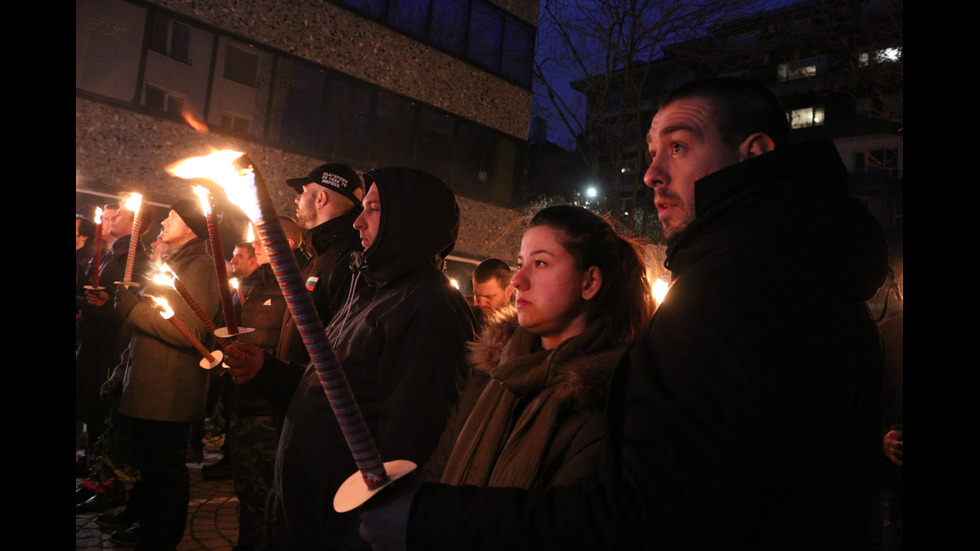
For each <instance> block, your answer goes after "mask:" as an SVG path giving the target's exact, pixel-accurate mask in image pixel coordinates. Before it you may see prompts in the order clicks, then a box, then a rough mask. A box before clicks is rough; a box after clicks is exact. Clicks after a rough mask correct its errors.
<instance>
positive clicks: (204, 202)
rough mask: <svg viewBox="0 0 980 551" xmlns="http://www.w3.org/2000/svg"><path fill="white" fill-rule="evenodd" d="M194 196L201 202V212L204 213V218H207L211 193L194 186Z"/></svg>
mask: <svg viewBox="0 0 980 551" xmlns="http://www.w3.org/2000/svg"><path fill="white" fill-rule="evenodd" d="M194 195H197V199H198V200H199V201H200V202H201V212H203V213H204V216H209V215H210V214H211V199H210V197H211V192H209V191H208V188H206V187H204V186H194Z"/></svg>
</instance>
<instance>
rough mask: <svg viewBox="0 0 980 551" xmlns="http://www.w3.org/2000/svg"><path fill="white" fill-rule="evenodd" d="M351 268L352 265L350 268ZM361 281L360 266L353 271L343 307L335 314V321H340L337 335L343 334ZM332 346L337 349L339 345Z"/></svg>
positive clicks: (333, 344)
mask: <svg viewBox="0 0 980 551" xmlns="http://www.w3.org/2000/svg"><path fill="white" fill-rule="evenodd" d="M351 267H352V268H353V265H352V266H351ZM360 280H361V269H360V264H358V265H357V268H356V269H354V277H353V278H351V280H350V289H348V291H347V300H346V301H345V302H344V307H343V308H341V309H340V312H338V313H337V316H336V319H339V320H340V330H339V331H337V334H341V333H343V329H344V326H345V325H347V318H348V317H349V316H350V311H351V307H352V306H353V305H354V295H355V290H356V289H357V283H358V281H360ZM341 316H343V317H341ZM331 344H332V346H334V347H337V346H338V344H339V343H336V342H334V343H331Z"/></svg>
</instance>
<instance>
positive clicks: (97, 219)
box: [95, 207, 102, 224]
mask: <svg viewBox="0 0 980 551" xmlns="http://www.w3.org/2000/svg"><path fill="white" fill-rule="evenodd" d="M95 223H96V224H101V223H102V207H95Z"/></svg>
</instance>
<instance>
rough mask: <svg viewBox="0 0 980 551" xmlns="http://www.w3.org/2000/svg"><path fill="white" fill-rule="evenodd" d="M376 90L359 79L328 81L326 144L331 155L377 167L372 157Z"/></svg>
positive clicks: (325, 126) (324, 135)
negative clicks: (372, 125)
mask: <svg viewBox="0 0 980 551" xmlns="http://www.w3.org/2000/svg"><path fill="white" fill-rule="evenodd" d="M375 94H376V92H375V89H374V88H371V87H369V86H367V85H364V84H361V83H359V82H358V81H356V80H353V79H348V78H343V77H337V76H334V77H332V78H331V79H330V80H329V81H328V82H327V94H326V116H325V118H324V121H325V123H324V133H323V143H324V149H325V151H326V152H327V153H332V154H334V155H336V156H337V157H340V158H342V159H344V160H346V161H348V162H352V163H354V162H356V163H358V164H365V165H367V166H373V164H374V163H369V162H367V159H369V158H370V155H371V150H370V144H371V142H370V140H371V137H372V136H371V125H370V123H371V110H372V105H373V103H374V96H375Z"/></svg>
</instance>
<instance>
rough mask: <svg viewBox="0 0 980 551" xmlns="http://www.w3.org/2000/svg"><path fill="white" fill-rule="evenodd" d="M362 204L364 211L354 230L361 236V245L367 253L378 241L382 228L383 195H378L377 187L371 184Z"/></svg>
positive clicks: (358, 218)
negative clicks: (379, 231) (379, 230)
mask: <svg viewBox="0 0 980 551" xmlns="http://www.w3.org/2000/svg"><path fill="white" fill-rule="evenodd" d="M361 204H362V205H363V207H364V210H363V211H361V214H360V215H359V216H358V217H357V219H356V220H354V229H355V230H357V232H358V233H359V234H360V235H361V245H362V246H363V247H364V250H365V251H366V250H368V249H369V248H370V247H371V245H373V244H374V242H375V241H376V240H377V238H378V228H379V227H380V226H381V195H379V194H378V187H377V185H375V184H371V188H370V189H368V192H367V194H366V195H364V200H363V201H361Z"/></svg>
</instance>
